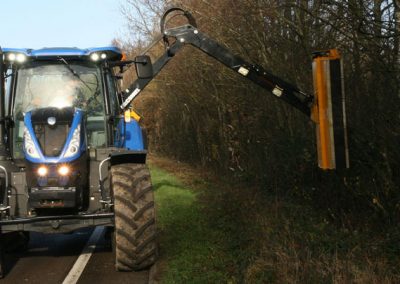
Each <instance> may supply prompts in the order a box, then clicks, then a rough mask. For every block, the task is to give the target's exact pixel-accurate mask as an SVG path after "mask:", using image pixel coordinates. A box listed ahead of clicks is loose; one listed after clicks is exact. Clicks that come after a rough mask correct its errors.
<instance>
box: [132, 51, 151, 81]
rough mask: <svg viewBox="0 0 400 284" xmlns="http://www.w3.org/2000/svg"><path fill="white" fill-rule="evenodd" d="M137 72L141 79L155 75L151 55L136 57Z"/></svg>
mask: <svg viewBox="0 0 400 284" xmlns="http://www.w3.org/2000/svg"><path fill="white" fill-rule="evenodd" d="M135 67H136V74H137V76H138V78H139V79H149V78H152V77H153V64H152V63H151V59H150V56H148V55H139V56H136V57H135Z"/></svg>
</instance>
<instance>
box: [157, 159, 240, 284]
mask: <svg viewBox="0 0 400 284" xmlns="http://www.w3.org/2000/svg"><path fill="white" fill-rule="evenodd" d="M151 174H152V181H153V187H154V189H155V199H156V204H157V218H158V220H157V222H158V227H159V230H160V254H161V263H164V265H161V266H162V267H164V269H163V270H165V273H163V276H162V279H163V280H162V282H163V283H217V282H221V281H222V282H227V281H229V276H228V274H227V273H226V265H227V264H229V262H233V259H232V255H230V253H229V251H228V252H227V251H224V250H223V248H222V242H223V240H224V239H226V238H227V237H228V236H226V235H225V234H224V232H223V231H221V230H219V229H217V228H212V227H210V226H208V224H207V223H208V220H207V216H206V215H204V214H203V210H202V206H201V204H199V202H197V199H198V195H199V193H198V192H196V190H193V189H189V188H188V187H187V186H185V185H183V184H182V182H181V181H179V180H178V179H177V178H176V177H174V176H173V175H171V174H169V173H167V172H166V171H164V170H162V169H160V168H158V167H155V166H151ZM165 263H167V266H165Z"/></svg>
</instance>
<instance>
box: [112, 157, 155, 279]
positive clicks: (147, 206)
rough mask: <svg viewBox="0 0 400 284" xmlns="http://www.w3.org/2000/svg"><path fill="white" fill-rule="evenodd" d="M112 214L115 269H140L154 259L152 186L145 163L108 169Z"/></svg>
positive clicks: (151, 262) (147, 265) (146, 266)
mask: <svg viewBox="0 0 400 284" xmlns="http://www.w3.org/2000/svg"><path fill="white" fill-rule="evenodd" d="M111 187H112V190H113V194H114V212H115V245H114V248H115V267H116V269H117V270H118V271H132V270H141V269H145V268H148V267H150V266H151V265H153V264H154V263H155V261H156V259H157V240H156V224H155V208H154V194H153V187H152V185H151V180H150V172H149V170H148V168H147V166H146V165H144V164H122V165H116V166H112V167H111Z"/></svg>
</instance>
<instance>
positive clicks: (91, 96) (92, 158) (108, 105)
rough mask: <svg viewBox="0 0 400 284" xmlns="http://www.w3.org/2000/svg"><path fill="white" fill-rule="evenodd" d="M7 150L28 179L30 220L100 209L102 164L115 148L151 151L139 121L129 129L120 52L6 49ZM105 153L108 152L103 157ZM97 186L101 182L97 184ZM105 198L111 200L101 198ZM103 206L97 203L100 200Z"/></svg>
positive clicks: (110, 48) (111, 48)
mask: <svg viewBox="0 0 400 284" xmlns="http://www.w3.org/2000/svg"><path fill="white" fill-rule="evenodd" d="M3 52H4V56H3V58H4V59H3V60H4V65H5V66H6V68H7V72H6V74H7V75H6V76H7V84H6V85H7V86H8V88H7V92H6V96H5V105H6V110H5V112H6V116H5V117H6V118H7V127H5V130H4V137H5V141H7V142H6V144H7V145H6V146H7V147H8V149H9V155H10V158H11V160H12V161H13V163H14V164H15V165H16V166H17V167H18V168H19V169H20V171H23V172H24V175H25V182H26V185H25V186H26V188H27V191H28V195H29V198H28V200H27V207H26V208H24V210H23V212H25V214H28V215H29V214H43V212H45V213H46V214H48V213H49V212H50V213H51V214H53V211H54V210H53V209H54V208H58V209H67V210H74V211H81V210H87V209H88V208H90V207H93V210H97V209H98V208H97V207H98V206H91V205H90V203H91V202H90V200H91V198H92V199H93V197H94V192H91V190H90V186H92V188H93V190H92V191H96V190H94V189H97V186H95V182H94V181H92V180H91V179H90V176H93V175H94V176H101V172H100V171H99V170H98V165H97V163H98V162H101V161H99V160H103V159H106V158H107V155H109V154H110V153H111V152H112V151H114V150H115V149H125V150H137V151H143V150H144V143H143V136H142V131H141V128H140V126H139V124H138V122H137V121H136V120H134V119H132V121H128V122H126V119H125V117H124V115H123V112H122V110H121V108H120V102H121V95H120V93H119V92H118V88H117V76H115V74H114V72H113V68H114V67H115V66H116V65H118V64H119V62H121V59H122V57H123V55H122V53H121V51H120V50H119V49H118V48H116V47H106V48H96V49H78V48H44V49H39V50H32V49H7V48H5V49H3ZM100 153H105V154H104V155H102V154H100ZM95 180H96V182H98V179H95ZM102 194H103V196H102V198H103V199H108V200H109V199H110V198H111V197H110V193H108V194H107V193H104V192H102ZM95 199H96V198H95Z"/></svg>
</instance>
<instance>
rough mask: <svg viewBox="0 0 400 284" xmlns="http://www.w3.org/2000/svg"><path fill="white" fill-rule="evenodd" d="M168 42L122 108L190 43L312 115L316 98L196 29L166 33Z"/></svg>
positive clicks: (134, 87) (186, 27) (188, 28)
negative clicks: (170, 40) (152, 71)
mask: <svg viewBox="0 0 400 284" xmlns="http://www.w3.org/2000/svg"><path fill="white" fill-rule="evenodd" d="M169 38H174V39H175V41H174V42H173V43H172V44H171V45H169ZM164 42H165V43H166V46H167V48H166V51H165V53H164V54H163V55H162V56H161V57H160V58H159V59H158V60H157V61H156V62H155V63H154V65H153V70H154V73H153V76H152V77H150V78H139V79H138V80H137V81H135V82H134V83H133V84H132V85H131V87H130V88H128V90H127V91H128V92H129V93H131V95H130V96H128V98H127V99H126V100H125V102H124V103H123V104H122V105H121V108H122V109H124V108H125V107H126V106H127V105H128V104H129V103H130V102H131V101H132V100H133V99H134V98H135V97H136V96H137V95H138V94H139V92H140V91H141V90H143V88H144V87H145V86H146V85H147V84H148V83H149V82H150V81H151V80H152V79H153V78H154V77H155V76H156V75H157V74H158V73H159V72H160V71H161V69H162V68H163V67H164V66H165V65H166V64H167V63H168V62H169V60H171V58H172V57H174V55H175V54H176V53H177V52H178V51H179V50H180V49H181V48H182V47H183V46H184V45H185V44H190V45H192V46H194V47H196V48H198V49H200V50H201V51H203V52H204V53H206V54H207V55H209V56H211V57H213V58H215V59H216V60H218V61H219V62H221V63H223V64H224V65H225V66H227V67H229V68H230V69H232V70H233V71H235V72H238V73H239V74H241V75H242V76H244V77H246V78H247V79H249V80H251V81H253V82H254V83H256V84H258V85H259V86H261V87H263V88H264V89H267V90H268V91H270V92H271V93H272V94H274V95H275V96H276V97H278V98H280V99H282V100H284V101H285V102H287V103H289V104H290V105H292V106H294V107H295V108H297V109H299V110H300V111H302V112H303V113H304V114H306V115H307V116H310V114H311V106H312V103H313V97H312V96H310V95H307V94H305V93H303V92H302V91H300V90H299V89H298V88H297V87H295V86H293V85H291V84H290V83H288V82H285V81H284V80H282V79H280V78H278V77H276V76H274V75H272V74H271V73H269V72H267V71H266V70H264V69H263V68H262V67H260V66H257V65H254V64H250V63H248V62H246V61H245V60H244V59H242V58H241V57H239V56H237V55H234V54H233V53H232V52H230V51H229V50H228V49H226V48H225V47H223V46H222V45H220V44H219V43H218V42H216V41H215V40H213V39H211V38H209V37H208V36H207V35H205V34H203V33H201V32H200V31H199V30H198V29H197V28H196V27H195V26H192V25H190V24H188V25H185V26H180V27H177V28H173V29H168V30H166V31H165V32H164ZM131 90H133V91H131Z"/></svg>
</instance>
